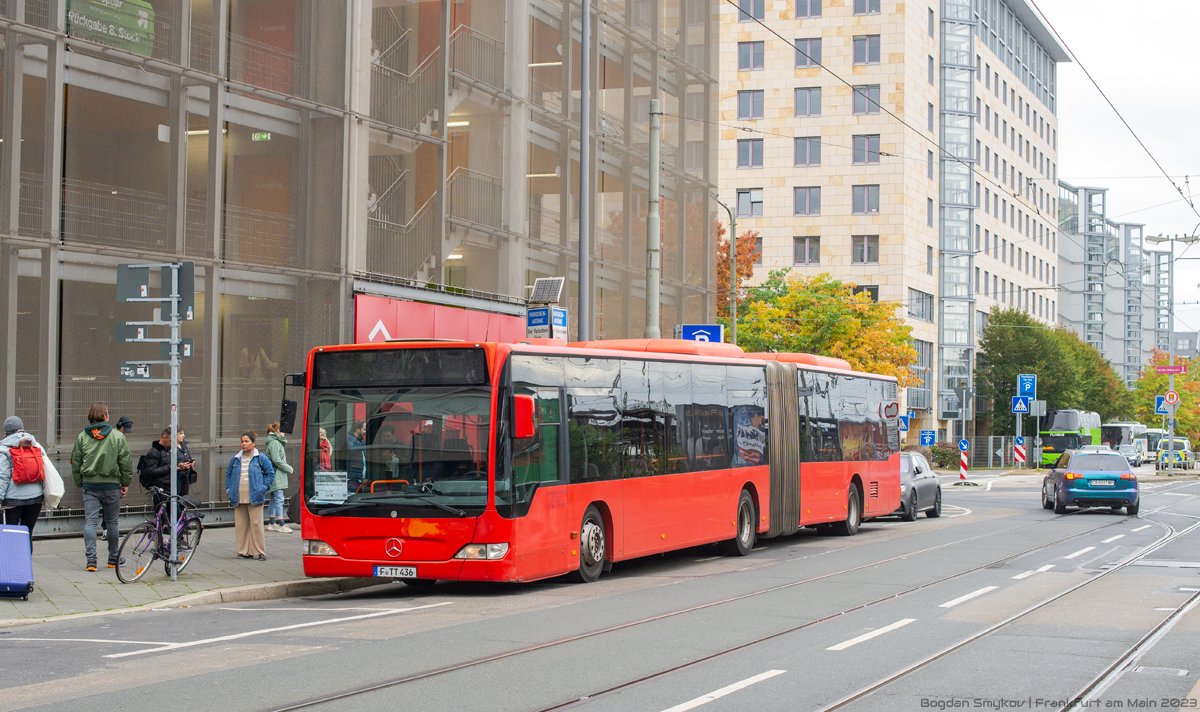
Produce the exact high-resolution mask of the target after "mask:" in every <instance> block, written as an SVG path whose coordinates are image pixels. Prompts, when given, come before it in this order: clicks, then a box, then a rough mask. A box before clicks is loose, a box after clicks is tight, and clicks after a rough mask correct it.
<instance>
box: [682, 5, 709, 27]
mask: <svg viewBox="0 0 1200 712" xmlns="http://www.w3.org/2000/svg"><path fill="white" fill-rule="evenodd" d="M685 12H686V15H685V17H684V21H685V22H687V24H689V25H703V24H704V20H705V18H706V17H708V3H706V2H703V1H702V0H691V2H689V3H688V4H687V10H686V11H685Z"/></svg>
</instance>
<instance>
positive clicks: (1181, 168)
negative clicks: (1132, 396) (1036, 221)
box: [1030, 0, 1200, 331]
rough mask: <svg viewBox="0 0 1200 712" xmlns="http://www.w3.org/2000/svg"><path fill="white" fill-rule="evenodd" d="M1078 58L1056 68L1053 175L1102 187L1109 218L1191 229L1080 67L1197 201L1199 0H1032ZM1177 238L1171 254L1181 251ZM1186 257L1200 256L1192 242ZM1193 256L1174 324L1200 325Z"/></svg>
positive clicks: (1198, 264)
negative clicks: (1188, 184)
mask: <svg viewBox="0 0 1200 712" xmlns="http://www.w3.org/2000/svg"><path fill="white" fill-rule="evenodd" d="M1033 3H1036V5H1037V7H1040V8H1041V10H1042V12H1044V13H1045V16H1046V19H1047V20H1048V21H1049V22H1050V24H1051V25H1053V26H1054V28H1055V29H1057V30H1058V32H1059V34H1060V35H1062V38H1063V40H1065V42H1066V45H1067V46H1068V47H1069V48H1070V50H1071V51H1072V52H1074V54H1075V56H1076V57H1077V58H1078V60H1079V64H1076V63H1066V64H1060V65H1059V68H1058V136H1059V143H1058V151H1059V153H1058V157H1059V166H1058V177H1059V178H1060V179H1062V180H1065V181H1067V182H1068V183H1071V184H1072V185H1076V186H1083V185H1088V186H1099V187H1105V188H1109V192H1108V217H1109V218H1110V219H1112V220H1116V221H1118V222H1137V223H1144V224H1145V226H1146V229H1145V234H1147V235H1158V234H1187V235H1191V234H1195V231H1196V230H1197V225H1198V224H1200V215H1197V214H1196V212H1194V211H1193V210H1192V208H1191V207H1189V206H1188V204H1187V203H1186V202H1185V201H1183V200H1182V199H1180V196H1179V193H1178V192H1177V191H1176V190H1175V188H1174V187H1172V185H1171V184H1170V182H1169V181H1168V180H1167V179H1166V178H1164V177H1163V176H1162V173H1161V171H1159V169H1158V168H1157V167H1156V166H1155V165H1154V161H1153V160H1151V158H1150V157H1149V156H1148V155H1147V154H1146V152H1145V151H1144V150H1142V148H1141V147H1140V146H1138V144H1137V141H1136V140H1135V139H1134V137H1133V135H1131V134H1130V132H1129V130H1128V129H1126V128H1125V127H1124V126H1123V125H1122V124H1121V121H1120V119H1118V118H1117V115H1116V114H1115V113H1114V112H1113V110H1112V109H1111V108H1110V107H1109V106H1108V104H1107V103H1106V102H1105V101H1104V98H1103V97H1102V96H1101V95H1100V93H1099V92H1098V91H1097V90H1096V88H1095V87H1094V86H1092V83H1091V82H1090V81H1088V78H1087V76H1085V75H1084V73H1083V71H1082V70H1081V69H1080V64H1082V66H1083V67H1085V68H1086V69H1087V71H1088V72H1089V73H1090V74H1091V75H1092V78H1093V79H1095V80H1096V82H1097V83H1098V84H1099V85H1100V88H1101V89H1103V90H1104V93H1105V94H1107V95H1108V98H1109V99H1110V100H1111V101H1112V103H1113V104H1114V105H1115V106H1116V107H1117V110H1119V111H1120V112H1121V114H1122V115H1123V116H1124V117H1125V120H1126V121H1128V122H1129V125H1130V126H1132V127H1133V130H1134V131H1135V132H1137V135H1138V136H1139V137H1140V138H1141V139H1142V141H1143V142H1144V143H1145V144H1146V147H1147V148H1149V149H1150V152H1151V153H1152V154H1153V155H1154V158H1156V159H1157V160H1158V161H1159V163H1161V164H1162V166H1163V168H1164V169H1165V170H1166V171H1167V173H1168V174H1170V175H1171V177H1172V178H1174V179H1175V182H1176V183H1178V184H1179V185H1180V186H1181V187H1184V192H1185V193H1186V192H1187V187H1186V186H1185V185H1184V176H1190V177H1191V187H1192V192H1193V195H1195V196H1196V205H1197V209H1198V210H1200V143H1198V141H1197V137H1196V129H1197V125H1198V123H1200V90H1198V88H1197V86H1196V85H1195V84H1194V82H1195V72H1194V67H1195V64H1196V59H1197V57H1196V50H1195V49H1194V41H1195V38H1194V33H1195V29H1196V28H1197V27H1200V2H1197V0H1152V1H1146V0H1143V1H1142V2H1129V0H1030V4H1033ZM1182 249H1183V248H1182V246H1180V247H1179V251H1178V252H1177V254H1182ZM1186 257H1189V258H1190V257H1197V258H1200V244H1198V245H1195V246H1193V247H1192V248H1191V250H1189V251H1188V253H1187V254H1186ZM1197 283H1200V260H1190V259H1185V260H1182V261H1179V262H1176V271H1175V302H1176V309H1175V312H1176V329H1178V330H1181V331H1200V304H1194V303H1193V304H1185V303H1186V302H1200V288H1197Z"/></svg>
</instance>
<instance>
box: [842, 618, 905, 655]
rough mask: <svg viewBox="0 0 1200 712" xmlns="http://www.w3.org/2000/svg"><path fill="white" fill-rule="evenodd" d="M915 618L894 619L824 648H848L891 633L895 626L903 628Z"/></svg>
mask: <svg viewBox="0 0 1200 712" xmlns="http://www.w3.org/2000/svg"><path fill="white" fill-rule="evenodd" d="M916 620H917V619H916V618H902V619H900V620H898V621H896V622H895V623H892V624H891V625H885V626H884V627H882V628H877V629H875V630H873V631H871V632H870V633H863V634H862V635H860V636H858V637H857V638H851V639H850V640H847V641H845V642H842V643H838V644H837V645H832V646H830V647H828V648H825V649H826V650H845V649H846V648H849V647H850V646H852V645H858V644H859V643H862V642H865V641H868V640H870V639H871V638H875V637H878V636H881V635H883V634H884V633H891V632H892V631H893V630H896V629H897V628H903V627H904V626H906V625H908V624H909V623H914V622H916Z"/></svg>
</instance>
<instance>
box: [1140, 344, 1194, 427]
mask: <svg viewBox="0 0 1200 712" xmlns="http://www.w3.org/2000/svg"><path fill="white" fill-rule="evenodd" d="M1167 360H1168V358H1167V354H1165V353H1163V352H1162V351H1159V350H1157V349H1156V350H1155V351H1154V353H1153V354H1152V355H1151V357H1150V363H1149V364H1148V365H1146V366H1145V367H1144V368H1142V373H1141V376H1140V377H1139V378H1138V381H1137V383H1136V384H1135V385H1134V388H1133V396H1132V404H1133V412H1134V415H1135V416H1136V417H1137V419H1138V421H1139V422H1142V423H1145V424H1146V427H1151V428H1157V427H1158V426H1159V424H1160V423H1161V422H1162V416H1161V415H1155V413H1154V397H1155V396H1161V395H1163V394H1164V393H1166V392H1167V383H1168V377H1167V376H1166V375H1165V374H1164V375H1160V374H1158V373H1157V372H1156V370H1155V367H1156V366H1166V365H1167ZM1175 365H1176V366H1180V365H1186V366H1187V373H1183V374H1176V375H1175V391H1176V392H1178V393H1179V407H1178V408H1176V410H1175V432H1176V433H1177V434H1179V435H1183V436H1185V437H1187V438H1188V439H1189V440H1191V441H1192V442H1193V443H1195V442H1196V439H1197V438H1200V358H1196V359H1190V360H1189V359H1185V358H1183V357H1182V356H1176V357H1175Z"/></svg>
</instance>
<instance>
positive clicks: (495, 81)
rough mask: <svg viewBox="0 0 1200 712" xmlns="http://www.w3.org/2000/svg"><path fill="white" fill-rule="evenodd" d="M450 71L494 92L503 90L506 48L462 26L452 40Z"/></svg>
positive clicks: (452, 36) (451, 37) (496, 41)
mask: <svg viewBox="0 0 1200 712" xmlns="http://www.w3.org/2000/svg"><path fill="white" fill-rule="evenodd" d="M450 68H451V69H453V70H454V71H456V72H461V73H463V74H465V75H466V76H468V77H470V78H472V79H474V80H475V81H478V82H481V83H483V84H486V85H487V86H489V87H492V88H493V89H501V90H503V89H504V44H503V43H502V42H500V41H498V40H494V39H492V38H491V37H488V36H487V35H485V34H483V33H482V32H479V31H477V30H474V29H472V28H470V27H467V26H466V25H459V26H458V29H456V30H455V31H454V33H453V34H452V35H451V36H450Z"/></svg>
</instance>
